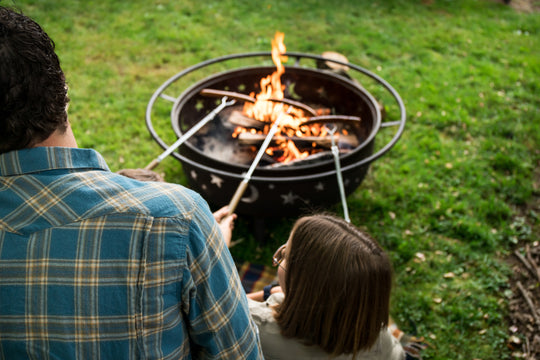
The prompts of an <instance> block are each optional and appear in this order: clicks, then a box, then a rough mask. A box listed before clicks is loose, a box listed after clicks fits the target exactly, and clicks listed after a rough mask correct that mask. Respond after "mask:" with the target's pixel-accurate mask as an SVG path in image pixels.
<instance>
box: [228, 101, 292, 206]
mask: <svg viewBox="0 0 540 360" xmlns="http://www.w3.org/2000/svg"><path fill="white" fill-rule="evenodd" d="M282 107H283V105H282ZM290 109H291V108H290V107H289V110H290ZM289 110H287V112H289ZM282 117H283V114H280V115H279V116H278V118H277V119H276V121H275V122H274V124H273V125H272V127H271V128H270V131H268V134H267V135H266V138H265V139H264V142H263V143H262V145H261V147H260V148H259V152H258V153H257V156H255V159H254V160H253V162H252V163H251V166H250V167H249V169H248V171H247V173H246V174H245V175H244V178H243V180H242V182H241V183H240V185H238V188H237V189H236V192H235V193H234V196H233V197H232V199H231V202H230V203H229V215H231V214H232V213H234V210H236V206H238V202H239V201H240V198H241V197H242V195H244V192H245V191H246V189H247V186H248V184H249V180H251V175H253V172H254V171H255V168H256V167H257V165H258V164H259V161H260V160H261V157H262V156H263V155H264V152H265V151H266V148H268V145H269V144H270V142H271V141H272V137H273V136H274V134H275V133H276V131H277V130H278V127H279V123H280V122H281V118H282Z"/></svg>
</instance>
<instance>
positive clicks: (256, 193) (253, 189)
mask: <svg viewBox="0 0 540 360" xmlns="http://www.w3.org/2000/svg"><path fill="white" fill-rule="evenodd" d="M249 189H250V190H251V196H249V197H243V198H242V199H240V200H241V201H242V202H245V203H248V204H251V203H254V202H255V201H257V199H259V190H257V188H256V187H255V186H253V185H249Z"/></svg>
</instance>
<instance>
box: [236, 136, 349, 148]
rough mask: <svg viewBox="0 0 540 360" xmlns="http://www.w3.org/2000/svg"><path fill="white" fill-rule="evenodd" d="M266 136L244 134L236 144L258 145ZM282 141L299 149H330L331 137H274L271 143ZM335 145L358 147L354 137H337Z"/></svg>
mask: <svg viewBox="0 0 540 360" xmlns="http://www.w3.org/2000/svg"><path fill="white" fill-rule="evenodd" d="M265 137H266V135H264V134H252V133H249V132H244V133H240V134H238V143H239V144H241V145H256V146H258V145H260V144H262V142H263V141H264V139H265ZM279 140H282V141H285V140H291V141H293V142H294V143H295V145H296V146H297V147H299V148H304V149H305V148H313V147H321V148H325V149H330V147H331V146H332V136H302V137H299V136H274V137H273V139H272V143H274V144H275V143H276V142H277V141H279ZM335 141H336V143H338V142H339V143H340V144H345V147H347V146H350V147H351V148H355V147H357V146H358V138H357V137H356V136H354V135H341V134H340V135H339V136H338V137H337V139H336V140H335Z"/></svg>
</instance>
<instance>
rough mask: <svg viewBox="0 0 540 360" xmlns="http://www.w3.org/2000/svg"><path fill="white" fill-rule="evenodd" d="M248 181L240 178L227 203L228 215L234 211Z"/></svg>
mask: <svg viewBox="0 0 540 360" xmlns="http://www.w3.org/2000/svg"><path fill="white" fill-rule="evenodd" d="M248 183H249V181H248V180H246V179H244V180H242V182H241V183H240V185H238V188H237V189H236V192H235V193H234V196H233V197H232V199H231V202H230V203H229V215H230V214H232V213H234V211H235V210H236V206H237V205H238V202H239V201H240V199H241V198H242V195H244V192H245V191H246V189H247V186H248Z"/></svg>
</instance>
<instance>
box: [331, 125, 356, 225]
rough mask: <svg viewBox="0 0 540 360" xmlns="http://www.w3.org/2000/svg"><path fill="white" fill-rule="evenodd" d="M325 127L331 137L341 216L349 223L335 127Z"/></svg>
mask: <svg viewBox="0 0 540 360" xmlns="http://www.w3.org/2000/svg"><path fill="white" fill-rule="evenodd" d="M325 127H326V128H327V129H328V132H329V133H330V136H331V137H332V147H331V150H332V155H334V162H335V164H336V176H337V182H338V187H339V193H340V195H341V205H342V206H343V218H344V219H345V221H346V222H348V223H350V222H351V219H350V218H349V209H348V207H347V198H346V197H345V187H344V185H343V177H342V175H341V164H340V162H339V148H338V146H337V145H336V141H335V137H334V135H335V132H336V130H337V127H336V126H335V125H333V126H332V129H330V128H329V127H328V126H327V125H325Z"/></svg>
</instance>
